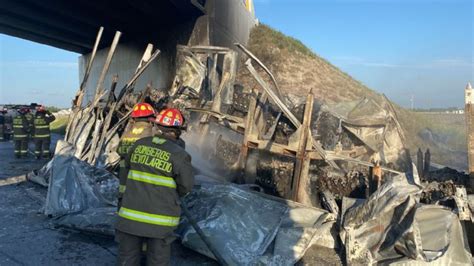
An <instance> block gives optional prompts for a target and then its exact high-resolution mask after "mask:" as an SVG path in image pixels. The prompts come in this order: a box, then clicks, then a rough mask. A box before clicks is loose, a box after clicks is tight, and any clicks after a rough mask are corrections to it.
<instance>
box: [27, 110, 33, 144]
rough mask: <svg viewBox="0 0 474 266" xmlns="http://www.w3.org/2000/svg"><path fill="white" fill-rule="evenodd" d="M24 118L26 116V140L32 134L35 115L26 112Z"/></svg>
mask: <svg viewBox="0 0 474 266" xmlns="http://www.w3.org/2000/svg"><path fill="white" fill-rule="evenodd" d="M25 118H26V121H28V140H30V138H31V137H32V134H33V125H34V120H35V117H34V115H33V114H32V113H26V114H25Z"/></svg>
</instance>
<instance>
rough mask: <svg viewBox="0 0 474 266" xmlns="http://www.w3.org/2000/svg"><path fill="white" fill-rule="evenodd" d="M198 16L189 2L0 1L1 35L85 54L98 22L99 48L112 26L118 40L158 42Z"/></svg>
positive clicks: (110, 35) (199, 0)
mask: <svg viewBox="0 0 474 266" xmlns="http://www.w3.org/2000/svg"><path fill="white" fill-rule="evenodd" d="M195 2H197V3H203V4H204V2H205V1H202V0H197V1H195ZM197 5H198V6H199V4H197ZM202 14H203V11H202V10H201V9H200V8H198V7H197V6H196V5H195V4H192V3H191V1H190V0H160V1H156V0H139V1H137V0H94V1H90V0H69V1H64V0H41V1H38V0H3V1H2V4H1V5H0V33H4V34H7V35H12V36H15V37H19V38H23V39H27V40H30V41H34V42H38V43H43V44H47V45H50V46H54V47H57V48H60V49H65V50H69V51H72V52H77V53H81V54H87V53H89V52H90V51H91V50H92V46H93V44H94V40H95V36H96V34H97V31H98V28H99V27H100V26H104V27H105V31H104V35H103V37H102V40H103V41H102V42H101V47H105V46H108V45H110V43H111V41H112V38H113V34H114V32H115V31H116V30H119V31H121V32H122V33H123V37H122V39H121V42H127V40H133V42H135V43H136V42H143V43H148V42H157V41H158V42H159V41H160V39H161V38H163V39H164V38H168V37H169V36H168V35H169V30H170V28H176V25H180V24H183V23H190V22H191V23H193V22H194V21H195V20H196V19H197V18H198V17H199V16H201V15H202ZM183 28H189V27H183Z"/></svg>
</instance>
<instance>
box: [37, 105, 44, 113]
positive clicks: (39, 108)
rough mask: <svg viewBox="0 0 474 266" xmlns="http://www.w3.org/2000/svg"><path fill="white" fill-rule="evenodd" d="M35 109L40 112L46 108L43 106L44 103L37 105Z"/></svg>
mask: <svg viewBox="0 0 474 266" xmlns="http://www.w3.org/2000/svg"><path fill="white" fill-rule="evenodd" d="M36 111H37V112H40V113H44V112H46V108H44V105H40V106H38V108H36Z"/></svg>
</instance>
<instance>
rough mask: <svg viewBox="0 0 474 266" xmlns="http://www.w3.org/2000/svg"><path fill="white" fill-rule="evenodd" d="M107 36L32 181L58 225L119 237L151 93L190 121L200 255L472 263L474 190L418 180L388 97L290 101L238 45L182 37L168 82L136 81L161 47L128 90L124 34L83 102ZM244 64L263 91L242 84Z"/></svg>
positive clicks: (186, 231)
mask: <svg viewBox="0 0 474 266" xmlns="http://www.w3.org/2000/svg"><path fill="white" fill-rule="evenodd" d="M101 34H102V29H101V30H100V31H99V34H98V38H97V41H96V44H95V46H94V50H93V52H92V56H91V59H90V62H89V64H88V66H87V69H86V71H85V76H84V80H83V82H82V84H81V87H80V89H79V92H78V94H77V97H76V99H75V100H74V103H73V113H72V116H71V119H70V122H69V125H68V127H67V133H66V136H65V139H64V141H63V142H60V144H59V145H58V147H57V149H56V154H55V157H54V158H53V160H51V161H50V162H49V163H48V165H46V166H45V167H44V168H43V169H41V170H40V171H38V172H36V173H35V174H33V175H30V180H32V181H35V182H37V183H40V184H42V185H44V186H47V187H49V188H48V198H47V200H46V204H47V206H46V208H45V212H46V214H48V215H51V216H53V217H55V218H56V219H55V221H56V222H57V223H58V224H60V225H63V226H68V227H74V228H79V229H81V230H88V231H93V232H101V233H105V234H113V223H114V220H115V217H114V210H115V208H116V207H114V205H116V200H115V198H114V197H115V195H116V193H118V191H117V190H118V182H117V180H116V178H115V177H114V175H113V173H114V169H115V168H116V166H117V164H118V161H119V157H118V155H117V153H116V148H117V143H118V140H119V138H120V135H121V134H122V132H123V131H124V129H125V127H126V126H127V124H128V123H129V119H128V118H129V114H130V110H131V107H132V106H133V104H135V103H136V102H138V101H146V102H149V103H150V104H152V105H153V106H154V107H156V108H157V109H158V110H160V109H161V108H162V107H163V106H167V107H174V108H179V109H180V110H181V111H182V112H183V114H185V116H186V117H185V118H186V121H187V133H186V135H185V136H184V138H185V140H186V142H187V148H188V150H190V151H192V153H193V163H194V167H195V168H196V171H197V176H196V179H197V181H198V184H197V186H196V188H195V189H194V191H193V192H192V193H191V194H190V195H188V196H187V197H186V198H185V199H183V202H184V204H186V206H187V207H188V208H189V210H190V212H191V216H192V217H193V219H194V220H195V222H197V224H199V227H200V229H201V230H200V231H202V232H200V233H198V234H197V233H196V231H194V229H193V227H191V226H190V224H189V221H188V219H183V220H182V222H181V225H180V228H179V230H178V233H179V234H180V236H181V241H182V243H183V244H184V245H186V246H188V247H190V248H191V249H193V250H195V251H197V252H199V253H202V254H204V255H206V256H208V257H210V258H216V256H215V255H216V252H218V255H219V256H218V257H219V261H220V262H221V263H222V262H224V263H226V264H243V265H255V264H262V263H263V264H272V265H288V264H294V263H296V262H298V261H299V260H300V259H301V258H304V255H305V253H306V252H307V251H308V250H319V249H321V248H325V249H329V250H333V251H334V252H336V253H337V254H339V255H340V260H339V261H338V263H340V262H341V261H344V260H343V259H342V258H345V262H346V263H348V264H359V263H363V264H366V263H381V262H384V263H394V264H396V263H404V264H405V263H415V262H419V261H424V262H432V261H437V262H439V263H441V264H444V263H459V264H470V263H471V254H470V250H469V246H468V245H467V243H466V239H465V238H464V237H463V235H464V234H465V231H463V227H462V226H461V220H462V221H465V222H466V223H471V221H472V218H473V216H472V208H473V207H474V206H473V205H472V196H471V195H468V194H470V193H471V192H472V191H471V187H469V186H466V185H467V183H461V182H459V180H458V181H456V180H457V179H456V178H458V175H459V173H457V172H449V171H444V172H443V171H438V172H429V171H428V172H426V173H423V175H422V178H421V179H420V177H419V176H418V174H417V169H416V168H417V167H414V166H413V164H412V162H411V156H410V153H409V151H408V150H407V149H406V148H405V146H404V143H405V136H404V131H403V129H402V128H401V126H400V124H399V123H398V119H397V114H396V112H395V110H394V108H393V107H392V105H391V103H390V101H389V100H388V99H386V98H385V99H384V100H383V101H382V102H375V101H374V100H371V99H361V100H360V101H354V102H346V103H339V104H335V105H332V106H327V105H324V104H322V103H320V102H318V101H316V100H315V99H314V95H313V92H312V91H308V95H307V97H306V98H301V97H296V96H294V95H290V94H288V95H283V93H282V92H281V90H280V88H279V86H278V83H277V80H276V79H275V78H274V76H273V74H272V73H271V72H270V71H269V69H268V68H267V67H265V65H263V63H262V62H261V61H260V60H259V59H258V58H257V57H255V56H254V55H253V54H252V53H251V52H250V51H249V50H247V49H246V48H245V47H244V46H243V45H240V44H236V46H235V50H234V49H230V48H223V47H210V46H193V47H190V46H181V45H180V46H178V47H177V55H176V71H175V73H176V75H175V78H174V81H173V83H172V84H171V86H170V88H169V89H168V90H166V91H163V90H161V91H159V90H155V89H153V88H151V86H149V87H148V88H146V89H145V90H142V91H141V92H138V93H137V92H135V91H134V83H135V81H136V80H137V79H138V78H139V77H140V74H141V73H143V71H144V70H145V69H146V68H147V66H149V64H150V63H151V62H152V61H153V60H155V59H157V58H158V54H159V50H156V51H154V52H153V46H152V45H149V46H148V47H147V49H146V51H145V53H144V55H143V58H142V60H141V62H140V63H139V65H138V67H137V70H136V72H135V74H134V75H133V76H132V77H131V78H130V79H129V81H128V82H127V84H126V85H125V86H124V87H123V88H121V89H120V90H119V91H116V88H115V86H116V84H117V78H114V82H113V83H112V87H111V88H110V89H105V88H103V81H104V78H105V75H106V73H107V71H108V67H109V65H110V62H111V61H112V59H113V54H114V51H115V48H116V46H117V43H118V41H119V38H120V35H121V34H120V33H119V32H117V34H116V35H115V38H114V41H113V43H112V45H111V47H110V49H109V54H108V56H107V60H106V63H105V65H104V67H103V69H102V72H101V75H100V78H99V82H98V84H97V87H96V88H97V90H96V93H95V97H94V98H93V99H92V100H91V101H90V102H89V103H84V102H83V97H84V88H85V83H86V82H87V78H88V76H89V73H90V70H91V66H92V64H93V60H94V55H95V52H96V49H97V47H98V43H99V41H100V37H101ZM239 55H240V58H241V59H244V60H241V61H240V65H239ZM158 60H159V59H158ZM245 60H246V61H245ZM238 67H240V68H244V69H246V70H247V71H248V73H250V75H251V76H252V77H253V78H254V79H255V81H256V82H257V84H258V86H256V87H252V88H248V87H243V86H242V85H239V83H238V80H236V73H237V69H238ZM449 179H454V181H450V180H449ZM458 179H459V178H458ZM469 199H471V200H470V201H469ZM434 204H437V205H434ZM434 221H440V222H439V223H438V222H434ZM432 232H439V234H440V235H441V239H443V241H438V239H439V236H436V235H434V234H433V233H432ZM202 233H203V234H204V235H206V236H207V237H206V238H207V241H205V242H211V243H212V246H213V248H212V252H211V250H210V249H208V246H209V245H208V243H204V242H203V241H202V240H201V237H200V236H201V235H202ZM303 261H305V263H308V262H309V261H307V260H303ZM309 263H311V262H309Z"/></svg>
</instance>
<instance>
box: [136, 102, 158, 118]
mask: <svg viewBox="0 0 474 266" xmlns="http://www.w3.org/2000/svg"><path fill="white" fill-rule="evenodd" d="M153 115H155V110H154V109H153V107H152V106H151V105H150V104H148V103H137V104H135V106H134V107H133V111H132V117H133V118H139V117H149V116H153Z"/></svg>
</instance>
